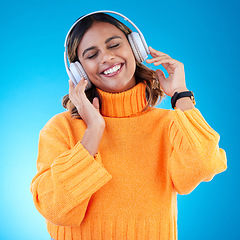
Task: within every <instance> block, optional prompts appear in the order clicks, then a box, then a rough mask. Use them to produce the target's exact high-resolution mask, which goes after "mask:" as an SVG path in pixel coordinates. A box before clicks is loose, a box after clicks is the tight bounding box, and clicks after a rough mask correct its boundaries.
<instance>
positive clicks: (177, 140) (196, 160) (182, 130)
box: [169, 108, 227, 194]
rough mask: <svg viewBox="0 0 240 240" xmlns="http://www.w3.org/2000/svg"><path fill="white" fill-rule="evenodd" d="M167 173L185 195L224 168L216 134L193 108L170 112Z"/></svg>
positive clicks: (223, 155)
mask: <svg viewBox="0 0 240 240" xmlns="http://www.w3.org/2000/svg"><path fill="white" fill-rule="evenodd" d="M171 119H172V122H171V124H170V127H169V140H170V142H171V145H172V153H171V156H170V160H169V173H170V176H171V179H172V182H173V185H174V187H175V188H176V190H177V192H178V193H180V194H188V193H190V192H191V191H192V190H193V189H194V188H196V187H197V185H198V184H199V183H200V182H202V181H210V180H211V179H212V178H213V177H214V176H215V175H216V174H218V173H220V172H223V171H224V170H226V168H227V160H226V154H225V152H224V150H223V149H221V148H219V146H218V143H219V139H220V137H219V135H218V133H217V132H215V131H214V130H213V129H212V128H211V127H210V126H209V125H208V124H207V122H206V121H205V119H204V118H203V117H202V115H201V113H200V112H199V111H198V110H197V109H196V108H194V109H191V110H187V111H184V112H183V111H181V110H175V111H171Z"/></svg>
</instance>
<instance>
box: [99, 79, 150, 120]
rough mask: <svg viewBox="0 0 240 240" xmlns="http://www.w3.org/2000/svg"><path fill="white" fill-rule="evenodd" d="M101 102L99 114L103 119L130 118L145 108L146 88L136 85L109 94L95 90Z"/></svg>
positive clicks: (142, 84) (142, 85)
mask: <svg viewBox="0 0 240 240" xmlns="http://www.w3.org/2000/svg"><path fill="white" fill-rule="evenodd" d="M97 91H98V93H99V95H100V97H101V100H102V107H101V114H102V115H103V116H105V117H116V118H118V117H119V118H120V117H130V116H133V115H136V114H138V113H140V112H142V111H143V110H144V109H145V108H146V106H147V99H146V86H145V84H144V83H138V84H137V85H135V86H134V87H133V88H131V89H129V90H127V91H124V92H120V93H110V92H105V91H103V90H101V89H99V88H98V89H97Z"/></svg>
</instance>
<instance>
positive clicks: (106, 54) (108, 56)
mask: <svg viewBox="0 0 240 240" xmlns="http://www.w3.org/2000/svg"><path fill="white" fill-rule="evenodd" d="M115 57H116V56H115V54H114V53H113V52H112V51H111V50H105V51H103V52H102V59H101V62H102V63H105V62H108V61H112V60H113V59H114V58H115Z"/></svg>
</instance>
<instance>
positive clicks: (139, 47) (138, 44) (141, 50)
mask: <svg viewBox="0 0 240 240" xmlns="http://www.w3.org/2000/svg"><path fill="white" fill-rule="evenodd" d="M128 41H129V43H130V46H131V48H132V50H133V53H134V55H135V58H136V60H137V61H138V62H139V63H141V62H143V61H144V60H145V59H146V58H147V56H148V53H147V51H146V49H145V46H144V44H143V42H142V39H141V37H140V35H139V33H137V32H131V33H130V34H128Z"/></svg>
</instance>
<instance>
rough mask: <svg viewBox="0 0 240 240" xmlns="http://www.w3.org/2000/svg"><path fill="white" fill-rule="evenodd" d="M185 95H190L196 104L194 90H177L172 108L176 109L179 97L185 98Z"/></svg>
mask: <svg viewBox="0 0 240 240" xmlns="http://www.w3.org/2000/svg"><path fill="white" fill-rule="evenodd" d="M183 97H190V98H191V100H192V102H193V104H194V105H196V102H195V98H194V94H193V92H192V91H185V92H180V93H178V92H175V93H174V94H173V96H172V98H171V104H172V108H173V109H175V105H176V102H177V100H178V99H179V98H183Z"/></svg>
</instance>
